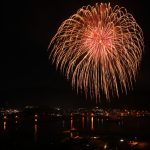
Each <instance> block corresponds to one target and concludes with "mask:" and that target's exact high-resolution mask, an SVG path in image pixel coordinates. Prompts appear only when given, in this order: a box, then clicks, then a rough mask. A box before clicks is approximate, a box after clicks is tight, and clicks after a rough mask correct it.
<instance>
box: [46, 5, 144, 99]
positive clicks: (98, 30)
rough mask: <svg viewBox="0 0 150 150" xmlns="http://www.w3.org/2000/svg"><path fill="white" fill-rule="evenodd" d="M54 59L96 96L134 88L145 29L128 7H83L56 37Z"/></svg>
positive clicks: (74, 83) (80, 87) (52, 44)
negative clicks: (143, 29) (129, 11)
mask: <svg viewBox="0 0 150 150" xmlns="http://www.w3.org/2000/svg"><path fill="white" fill-rule="evenodd" d="M50 47H51V48H52V51H51V53H50V59H52V63H56V68H58V69H60V70H61V71H62V72H63V73H64V75H65V76H66V77H67V79H69V80H71V81H72V82H71V83H72V86H73V87H74V88H76V90H77V92H78V91H79V90H81V91H84V92H85V95H86V96H87V95H88V93H89V94H90V96H91V97H92V98H93V97H94V98H95V99H96V100H99V99H100V96H101V94H104V95H105V96H106V99H110V95H117V96H119V91H120V90H119V89H121V91H122V92H125V93H127V91H128V89H132V83H133V81H135V78H136V74H137V70H138V68H139V64H140V61H141V58H142V51H143V47H144V40H143V33H142V30H141V28H140V27H139V25H138V24H137V23H136V20H135V19H134V18H133V16H132V15H131V14H130V13H128V12H127V10H126V9H125V8H124V7H119V6H115V7H114V8H112V7H111V6H110V3H109V4H106V3H101V4H95V5H94V6H90V5H89V6H87V7H85V6H84V7H82V8H81V9H79V10H78V11H77V13H76V14H74V15H72V16H71V17H70V18H69V19H67V20H65V21H64V22H63V23H62V24H61V26H60V27H59V29H58V31H57V33H56V34H55V36H54V37H53V38H52V40H51V42H50V45H49V48H50Z"/></svg>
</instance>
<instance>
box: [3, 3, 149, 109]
mask: <svg viewBox="0 0 150 150" xmlns="http://www.w3.org/2000/svg"><path fill="white" fill-rule="evenodd" d="M95 2H107V1H104V0H103V1H99V0H97V1H95V0H91V1H90V0H34V1H33V0H30V1H27V0H24V1H15V0H10V1H9V0H6V1H3V6H2V7H3V12H2V21H1V22H2V33H3V35H2V46H1V60H2V62H1V78H0V104H1V105H2V106H4V105H9V106H24V105H28V104H29V105H49V106H59V105H61V106H67V107H68V106H78V105H79V106H89V105H90V104H95V101H91V100H85V97H84V95H77V94H76V92H75V91H73V90H72V88H71V86H70V84H69V83H68V82H67V81H66V80H65V78H64V77H63V76H62V75H61V73H60V72H59V71H56V70H55V66H52V65H51V63H50V61H49V60H48V52H47V46H48V44H49V41H50V39H51V38H52V36H53V35H54V34H55V32H56V31H57V29H58V27H59V25H60V24H61V22H62V21H64V20H65V19H67V18H68V17H69V16H70V15H72V14H74V13H75V12H76V11H77V10H78V9H79V8H80V7H82V6H83V5H88V4H91V5H92V4H94V3H95ZM110 2H111V3H112V4H113V5H115V4H118V5H120V6H124V7H126V9H127V10H128V11H129V12H130V13H131V14H132V15H133V16H134V18H135V19H136V20H137V22H138V24H139V25H140V26H141V28H142V29H143V32H144V38H145V39H144V41H145V49H144V55H143V59H142V63H141V68H140V72H139V76H138V78H137V82H136V84H135V86H134V90H133V91H131V92H129V93H128V95H127V96H125V95H121V98H120V99H117V100H116V99H113V100H112V102H111V103H108V102H107V103H105V102H103V103H102V105H106V106H107V105H108V106H119V107H121V106H128V107H139V106H140V107H143V108H146V107H147V108H148V107H150V79H149V76H150V67H149V66H150V23H149V22H150V16H149V7H148V6H149V4H148V1H147V0H145V1H141V0H129V1H125V0H124V1H123V0H110Z"/></svg>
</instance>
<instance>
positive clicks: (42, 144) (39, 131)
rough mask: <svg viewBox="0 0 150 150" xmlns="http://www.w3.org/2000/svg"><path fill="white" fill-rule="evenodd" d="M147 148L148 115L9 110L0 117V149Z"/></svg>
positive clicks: (132, 149) (88, 149)
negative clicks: (120, 115) (13, 112)
mask: <svg viewBox="0 0 150 150" xmlns="http://www.w3.org/2000/svg"><path fill="white" fill-rule="evenodd" d="M1 148H3V149H8V148H9V149H20V150H22V149H49V150H62V149H65V150H105V149H106V150H130V149H131V150H149V149H150V117H149V116H140V117H121V118H108V117H102V116H95V115H93V114H90V115H84V114H81V115H75V114H70V115H66V116H65V115H60V114H59V115H53V114H51V115H49V114H12V115H7V116H2V115H1V118H0V149H1Z"/></svg>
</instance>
